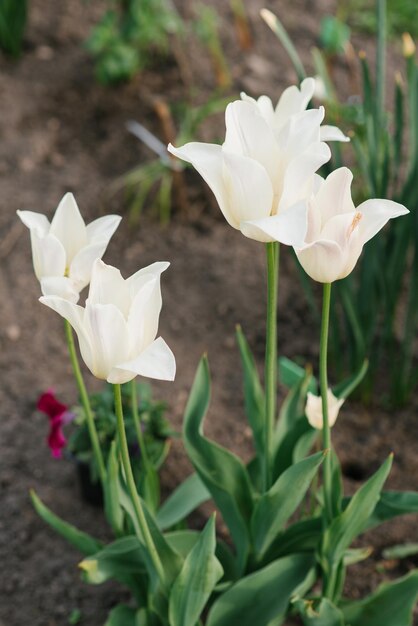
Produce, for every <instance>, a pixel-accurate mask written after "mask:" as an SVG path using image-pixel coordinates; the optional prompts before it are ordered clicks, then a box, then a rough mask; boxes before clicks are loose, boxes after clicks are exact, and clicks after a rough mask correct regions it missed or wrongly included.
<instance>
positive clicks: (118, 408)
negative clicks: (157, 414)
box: [113, 385, 165, 586]
mask: <svg viewBox="0 0 418 626" xmlns="http://www.w3.org/2000/svg"><path fill="white" fill-rule="evenodd" d="M113 390H114V394H115V412H116V420H117V433H118V438H119V446H120V453H121V457H122V465H123V469H124V473H125V480H126V484H127V487H128V490H129V494H130V496H131V499H132V504H133V507H134V511H135V516H136V519H137V522H138V527H139V530H140V534H141V537H140V539H141V542H144V543H145V546H146V548H147V550H148V553H149V555H150V557H151V560H152V562H153V565H154V567H155V570H156V573H157V576H158V578H159V579H160V582H161V584H162V585H163V586H164V581H165V577H164V569H163V565H162V563H161V559H160V556H159V554H158V552H157V549H156V547H155V544H154V541H153V539H152V536H151V533H150V530H149V527H148V524H147V520H146V518H145V514H144V510H143V508H142V503H141V498H140V497H139V495H138V491H137V489H136V484H135V479H134V475H133V472H132V466H131V460H130V458H129V449H128V441H127V439H126V432H125V424H124V420H123V407H122V393H121V388H120V385H113Z"/></svg>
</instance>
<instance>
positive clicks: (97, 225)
mask: <svg viewBox="0 0 418 626" xmlns="http://www.w3.org/2000/svg"><path fill="white" fill-rule="evenodd" d="M121 219H122V218H121V216H120V215H105V216H104V217H99V218H98V219H97V220H94V221H93V222H90V224H88V225H87V238H88V240H89V243H97V242H99V241H100V242H101V241H103V242H106V246H107V244H108V243H109V240H110V238H111V237H112V235H113V233H114V232H115V230H116V229H117V227H118V226H119V224H120V221H121Z"/></svg>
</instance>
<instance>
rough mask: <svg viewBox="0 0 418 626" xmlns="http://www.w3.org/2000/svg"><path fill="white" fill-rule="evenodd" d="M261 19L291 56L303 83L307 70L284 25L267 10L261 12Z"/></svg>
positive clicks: (299, 78)
mask: <svg viewBox="0 0 418 626" xmlns="http://www.w3.org/2000/svg"><path fill="white" fill-rule="evenodd" d="M261 17H262V18H263V20H264V21H265V22H266V24H267V25H268V26H269V27H270V28H271V30H272V31H273V33H274V34H275V35H276V37H277V38H278V39H279V41H280V43H281V44H282V46H283V48H284V49H285V50H286V52H287V54H288V55H289V59H290V61H291V63H292V65H293V67H294V69H295V72H296V74H297V77H298V80H299V81H302V80H303V79H304V78H305V77H306V72H305V68H304V67H303V63H302V61H301V59H300V56H299V54H298V52H297V50H296V48H295V46H294V44H293V42H292V40H291V39H290V37H289V35H288V34H287V31H286V29H285V28H284V26H283V24H282V23H281V21H280V20H279V18H278V17H277V16H276V15H274V14H273V13H272V12H271V11H268V10H267V9H262V10H261Z"/></svg>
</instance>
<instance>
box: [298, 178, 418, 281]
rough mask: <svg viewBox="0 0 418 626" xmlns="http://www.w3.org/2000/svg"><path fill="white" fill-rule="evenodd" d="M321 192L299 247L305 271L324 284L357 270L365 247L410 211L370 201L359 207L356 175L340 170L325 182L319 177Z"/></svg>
mask: <svg viewBox="0 0 418 626" xmlns="http://www.w3.org/2000/svg"><path fill="white" fill-rule="evenodd" d="M315 179H316V183H317V189H316V192H314V193H313V194H312V196H311V197H310V199H309V200H308V202H307V206H308V229H307V232H306V238H305V242H304V244H303V245H301V246H295V252H296V255H297V257H298V259H299V262H300V264H301V265H302V267H303V269H304V270H305V272H306V273H307V274H309V276H310V277H311V278H313V279H314V280H316V281H318V282H320V283H332V282H334V281H335V280H339V279H340V278H345V277H346V276H348V274H350V272H351V271H352V270H353V269H354V266H355V265H356V263H357V261H358V259H359V256H360V254H361V252H362V250H363V246H364V244H365V243H367V242H368V241H369V240H370V239H372V237H374V236H375V235H376V234H377V233H378V232H379V231H380V230H381V229H382V228H383V227H384V226H385V224H386V223H387V222H388V221H389V220H390V219H391V218H394V217H399V216H401V215H406V214H407V213H409V211H408V209H407V208H406V207H404V206H403V205H402V204H399V203H397V202H393V201H392V200H380V199H373V200H366V201H365V202H362V204H360V205H359V206H358V207H357V208H356V207H355V206H354V203H353V201H352V199H351V191H350V188H351V181H352V179H353V174H352V173H351V171H350V170H349V169H348V168H347V167H340V168H338V169H337V170H335V171H334V172H332V173H331V174H330V175H329V176H328V177H327V178H326V179H325V180H324V179H323V178H321V177H320V176H318V175H316V176H315Z"/></svg>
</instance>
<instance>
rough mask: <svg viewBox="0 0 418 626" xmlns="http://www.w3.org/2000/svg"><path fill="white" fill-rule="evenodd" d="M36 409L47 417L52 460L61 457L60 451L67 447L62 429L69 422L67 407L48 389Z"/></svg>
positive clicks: (69, 415)
mask: <svg viewBox="0 0 418 626" xmlns="http://www.w3.org/2000/svg"><path fill="white" fill-rule="evenodd" d="M37 409H38V410H39V411H42V413H45V415H47V416H48V417H49V426H50V430H49V434H48V438H47V443H48V446H49V448H50V450H51V453H52V456H53V457H54V459H60V458H61V457H62V449H63V448H65V446H66V445H67V440H66V438H65V436H64V433H63V430H62V427H63V426H64V424H67V423H68V422H69V421H71V414H70V413H69V412H68V407H67V406H66V405H65V404H62V402H60V401H59V400H57V398H56V397H55V395H54V393H53V391H52V389H48V391H46V392H45V393H43V394H42V395H41V397H40V398H39V400H38V404H37Z"/></svg>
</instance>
